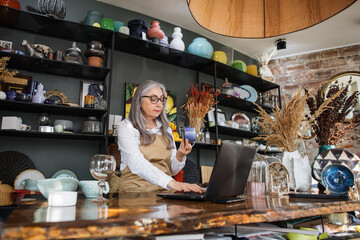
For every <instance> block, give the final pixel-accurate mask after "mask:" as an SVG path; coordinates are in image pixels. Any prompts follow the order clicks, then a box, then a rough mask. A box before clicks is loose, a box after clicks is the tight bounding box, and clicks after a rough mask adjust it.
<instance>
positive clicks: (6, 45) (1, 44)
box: [0, 40, 12, 49]
mask: <svg viewBox="0 0 360 240" xmlns="http://www.w3.org/2000/svg"><path fill="white" fill-rule="evenodd" d="M0 48H4V49H12V42H10V41H5V40H0Z"/></svg>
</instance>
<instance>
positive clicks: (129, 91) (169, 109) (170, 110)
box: [124, 82, 177, 124]
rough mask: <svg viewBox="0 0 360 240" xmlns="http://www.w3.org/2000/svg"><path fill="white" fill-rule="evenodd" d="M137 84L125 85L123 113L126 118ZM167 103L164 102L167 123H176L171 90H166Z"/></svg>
mask: <svg viewBox="0 0 360 240" xmlns="http://www.w3.org/2000/svg"><path fill="white" fill-rule="evenodd" d="M138 86H139V84H137V83H129V82H127V83H125V91H126V92H125V113H124V116H125V118H127V117H128V116H129V112H130V108H131V102H132V99H133V96H134V93H135V91H136V89H137V87H138ZM166 95H167V102H166V109H165V111H166V116H167V118H168V121H169V122H173V123H175V124H176V123H177V108H176V92H175V91H172V90H166Z"/></svg>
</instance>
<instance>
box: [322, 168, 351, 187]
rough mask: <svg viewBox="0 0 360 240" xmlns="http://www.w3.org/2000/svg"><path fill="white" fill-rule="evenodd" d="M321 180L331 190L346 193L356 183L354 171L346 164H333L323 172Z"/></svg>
mask: <svg viewBox="0 0 360 240" xmlns="http://www.w3.org/2000/svg"><path fill="white" fill-rule="evenodd" d="M321 182H322V184H323V185H324V186H325V187H327V188H328V189H329V191H331V192H333V193H337V194H344V193H347V192H348V191H349V188H350V187H352V186H353V185H354V182H355V177H354V174H353V172H352V171H351V170H350V168H348V167H347V166H345V165H341V164H331V165H328V166H327V167H325V168H324V169H323V171H322V172H321Z"/></svg>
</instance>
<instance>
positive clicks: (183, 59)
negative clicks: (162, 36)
mask: <svg viewBox="0 0 360 240" xmlns="http://www.w3.org/2000/svg"><path fill="white" fill-rule="evenodd" d="M115 50H119V51H122V52H126V53H130V54H134V55H137V56H141V57H145V58H149V59H153V60H157V61H160V62H164V63H169V64H172V65H176V66H178V67H184V68H188V69H192V70H199V69H201V68H204V67H206V66H209V65H212V64H213V63H214V61H213V60H211V59H207V58H203V57H200V56H196V55H193V54H190V53H187V52H183V51H178V50H175V49H171V48H168V47H164V46H161V45H159V44H154V43H152V42H149V41H145V40H142V39H138V38H135V37H132V36H129V35H125V34H122V33H115Z"/></svg>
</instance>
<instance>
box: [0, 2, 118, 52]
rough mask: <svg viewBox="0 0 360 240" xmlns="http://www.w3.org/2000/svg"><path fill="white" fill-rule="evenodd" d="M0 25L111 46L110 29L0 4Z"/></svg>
mask: <svg viewBox="0 0 360 240" xmlns="http://www.w3.org/2000/svg"><path fill="white" fill-rule="evenodd" d="M0 26H3V27H7V28H15V29H18V30H22V31H27V32H31V33H35V34H39V35H44V36H49V37H54V38H60V39H65V40H70V41H76V42H84V43H86V42H89V41H92V40H96V41H100V42H102V43H103V44H104V45H105V46H107V47H111V36H112V34H113V32H112V31H110V30H106V29H102V28H97V27H92V26H88V25H84V24H81V23H75V22H70V21H66V20H62V19H57V18H52V17H48V16H45V15H42V14H39V13H34V12H28V11H24V10H18V9H14V8H9V7H5V6H2V5H0Z"/></svg>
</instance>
